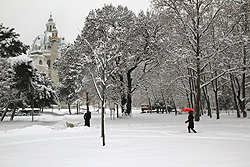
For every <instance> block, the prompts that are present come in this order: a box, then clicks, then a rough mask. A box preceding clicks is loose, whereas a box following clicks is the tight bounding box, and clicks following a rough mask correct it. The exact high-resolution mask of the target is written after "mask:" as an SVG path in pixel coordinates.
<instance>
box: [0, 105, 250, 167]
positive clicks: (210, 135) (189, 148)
mask: <svg viewBox="0 0 250 167" xmlns="http://www.w3.org/2000/svg"><path fill="white" fill-rule="evenodd" d="M73 113H74V112H73ZM187 116H188V115H187V114H186V113H183V114H178V115H175V114H174V113H170V114H165V113H164V114H157V113H152V114H149V113H145V114H141V111H140V110H133V113H132V116H129V117H128V116H124V117H121V118H119V119H117V118H115V119H111V118H110V115H109V113H108V111H107V114H106V115H105V134H106V146H104V147H103V146H102V141H101V140H102V139H101V130H100V127H101V126H100V122H101V121H100V119H101V114H100V113H98V112H96V111H94V110H92V119H91V127H86V126H84V121H83V115H82V114H81V115H76V114H72V115H69V114H68V112H67V110H62V109H61V111H58V110H54V111H53V112H52V111H50V110H45V111H44V113H42V114H41V115H40V116H35V117H34V122H31V116H16V117H15V118H14V121H9V119H8V117H6V118H5V119H4V121H2V122H0V136H1V137H0V150H1V152H0V163H1V167H34V166H36V167H45V166H46V167H69V166H72V167H82V166H88V167H100V166H101V167H140V166H142V167H165V166H170V167H183V166H185V167H211V166H213V167H249V166H250V160H249V159H248V158H249V155H250V149H249V148H250V119H249V118H244V119H243V118H236V113H235V112H234V113H232V112H230V113H226V112H223V113H221V119H219V120H216V118H215V117H216V116H215V114H214V116H213V118H209V117H207V116H206V115H203V116H201V120H200V121H199V122H195V130H196V131H197V132H198V133H196V134H195V133H187V124H185V123H184V122H185V121H186V120H187ZM66 122H69V123H72V124H74V127H73V128H70V127H67V126H66Z"/></svg>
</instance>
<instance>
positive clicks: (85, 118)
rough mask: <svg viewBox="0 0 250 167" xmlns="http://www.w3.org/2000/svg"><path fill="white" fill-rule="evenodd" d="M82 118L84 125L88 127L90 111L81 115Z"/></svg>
mask: <svg viewBox="0 0 250 167" xmlns="http://www.w3.org/2000/svg"><path fill="white" fill-rule="evenodd" d="M83 118H84V120H85V126H88V127H90V119H91V112H90V111H87V112H86V113H85V114H84V116H83Z"/></svg>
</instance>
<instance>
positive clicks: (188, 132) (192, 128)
mask: <svg viewBox="0 0 250 167" xmlns="http://www.w3.org/2000/svg"><path fill="white" fill-rule="evenodd" d="M190 129H191V130H192V131H193V132H194V133H196V131H195V130H194V128H191V127H188V133H190V132H191V131H190Z"/></svg>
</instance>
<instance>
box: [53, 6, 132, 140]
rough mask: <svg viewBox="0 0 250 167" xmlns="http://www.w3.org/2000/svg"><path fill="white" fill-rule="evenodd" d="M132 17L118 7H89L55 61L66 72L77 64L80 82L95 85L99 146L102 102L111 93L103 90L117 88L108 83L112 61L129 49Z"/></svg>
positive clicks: (116, 67) (114, 68)
mask: <svg viewBox="0 0 250 167" xmlns="http://www.w3.org/2000/svg"><path fill="white" fill-rule="evenodd" d="M134 17H135V15H134V13H133V12H132V11H130V10H128V8H127V7H122V6H118V7H114V6H112V5H105V6H104V7H103V8H101V9H96V10H92V11H91V12H89V14H88V16H87V17H86V21H85V23H84V27H83V30H82V32H81V34H80V35H79V36H78V37H77V39H76V40H75V42H74V44H72V45H71V46H69V47H68V48H67V49H66V50H65V51H64V52H63V53H62V56H61V57H60V58H59V59H58V61H57V62H56V64H57V63H58V65H56V67H59V68H58V69H59V71H64V72H66V74H67V75H68V71H70V70H71V69H73V68H76V67H79V68H78V71H79V73H80V75H81V76H82V82H83V83H84V82H86V81H87V82H91V83H92V86H93V87H94V88H95V90H96V93H97V95H98V97H99V99H100V101H101V102H102V106H101V107H102V119H101V120H102V122H101V124H102V129H101V135H102V138H103V145H105V133H104V112H105V111H104V109H105V102H106V100H108V98H109V99H111V97H110V96H112V93H107V92H108V91H109V92H111V91H112V90H113V89H114V87H115V88H117V86H116V85H115V83H112V82H111V79H112V78H115V77H116V76H117V73H118V71H119V65H118V64H117V63H116V62H115V61H116V60H119V59H120V57H121V54H122V52H127V51H128V49H129V48H128V47H127V45H128V44H130V43H131V42H129V41H128V40H127V39H128V38H129V39H130V40H131V36H130V34H129V33H130V31H132V28H131V27H133V24H134ZM125 47H126V49H125ZM71 58H72V59H71ZM64 60H68V61H64ZM60 66H61V67H63V68H61V67H60ZM60 68H61V70H60ZM62 73H63V72H62ZM67 75H66V77H67ZM71 77H72V76H71ZM85 77H87V78H90V79H91V80H89V79H85ZM108 95H109V96H108Z"/></svg>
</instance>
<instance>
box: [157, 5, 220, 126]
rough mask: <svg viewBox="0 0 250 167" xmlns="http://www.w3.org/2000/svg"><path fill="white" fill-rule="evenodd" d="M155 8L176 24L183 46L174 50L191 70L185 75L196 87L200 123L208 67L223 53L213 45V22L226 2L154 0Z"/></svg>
mask: <svg viewBox="0 0 250 167" xmlns="http://www.w3.org/2000/svg"><path fill="white" fill-rule="evenodd" d="M153 5H154V7H155V8H156V9H157V10H158V11H160V12H164V13H165V14H166V15H168V16H171V20H170V21H173V22H175V23H176V26H175V27H174V30H173V31H176V32H178V35H179V41H180V43H179V44H180V45H179V47H176V48H175V50H176V51H181V53H182V54H181V56H182V57H183V58H182V62H183V66H185V64H186V69H188V72H186V75H187V76H188V75H189V76H190V77H191V78H190V79H191V80H190V81H189V82H190V83H192V85H191V87H193V88H194V89H193V90H191V91H193V92H195V94H194V95H195V110H196V111H197V112H196V115H195V120H196V121H199V117H200V107H201V105H200V101H201V95H202V94H201V93H202V91H201V90H202V88H203V87H204V86H206V84H205V83H204V82H203V80H202V77H203V76H204V75H205V74H206V73H207V72H208V71H207V70H208V69H207V68H206V67H207V66H208V64H209V62H210V61H213V59H214V57H215V56H217V55H218V53H219V52H221V50H215V49H214V48H213V45H212V44H211V39H212V38H211V37H212V33H211V30H212V28H213V23H214V21H215V20H216V19H217V18H218V17H219V14H220V12H221V9H222V5H223V1H214V0H192V1H189V0H177V1H176V0H153ZM181 41H183V42H181ZM183 44H184V45H183ZM190 74H192V75H190ZM218 75H220V74H218ZM215 77H218V76H215ZM211 80H212V79H211ZM211 80H210V81H211ZM210 81H209V82H210Z"/></svg>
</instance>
